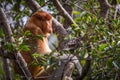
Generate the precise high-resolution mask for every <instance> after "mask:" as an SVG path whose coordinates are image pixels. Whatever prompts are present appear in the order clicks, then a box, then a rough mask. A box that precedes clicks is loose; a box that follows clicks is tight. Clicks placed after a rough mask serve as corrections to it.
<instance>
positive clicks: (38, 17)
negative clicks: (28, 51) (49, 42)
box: [25, 11, 52, 36]
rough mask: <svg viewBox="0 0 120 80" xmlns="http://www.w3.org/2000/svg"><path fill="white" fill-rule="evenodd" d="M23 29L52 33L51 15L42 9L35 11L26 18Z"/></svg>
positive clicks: (35, 32) (45, 34)
mask: <svg viewBox="0 0 120 80" xmlns="http://www.w3.org/2000/svg"><path fill="white" fill-rule="evenodd" d="M25 30H30V31H31V32H32V33H33V34H42V35H44V36H48V35H49V34H50V33H52V16H51V15H50V14H48V13H47V12H44V11H38V12H35V13H34V14H33V15H32V16H31V17H30V19H29V20H28V22H27V24H26V26H25Z"/></svg>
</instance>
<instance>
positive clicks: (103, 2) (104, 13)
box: [98, 0, 111, 20]
mask: <svg viewBox="0 0 120 80" xmlns="http://www.w3.org/2000/svg"><path fill="white" fill-rule="evenodd" d="M98 1H99V3H100V9H101V10H100V16H101V17H103V18H104V19H105V20H106V19H107V18H108V10H109V8H110V7H111V5H110V4H109V3H108V0H98Z"/></svg>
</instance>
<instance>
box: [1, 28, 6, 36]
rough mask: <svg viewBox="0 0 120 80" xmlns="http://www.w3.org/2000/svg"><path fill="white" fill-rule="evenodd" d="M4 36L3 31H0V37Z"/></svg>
mask: <svg viewBox="0 0 120 80" xmlns="http://www.w3.org/2000/svg"><path fill="white" fill-rule="evenodd" d="M4 36H5V34H4V33H3V30H2V29H0V37H4Z"/></svg>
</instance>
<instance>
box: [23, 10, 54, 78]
mask: <svg viewBox="0 0 120 80" xmlns="http://www.w3.org/2000/svg"><path fill="white" fill-rule="evenodd" d="M27 30H29V31H30V32H31V33H32V36H37V35H42V36H43V40H41V39H38V38H35V39H33V37H29V41H28V42H26V43H27V45H29V46H30V51H26V52H25V51H23V52H21V54H22V56H23V58H24V59H25V61H26V62H27V64H28V68H29V70H30V72H31V74H32V76H33V78H34V79H35V80H45V79H42V78H41V79H40V78H39V79H36V77H40V75H41V74H42V71H41V70H42V68H41V66H34V65H32V61H33V60H34V58H33V56H32V54H33V53H35V52H37V53H38V54H42V55H44V54H49V53H50V52H51V49H50V48H49V46H48V37H49V35H50V34H51V33H52V16H51V15H50V14H48V13H46V12H44V11H38V12H35V13H34V14H33V15H32V16H31V17H30V18H29V20H28V22H27V23H26V25H25V27H24V31H27Z"/></svg>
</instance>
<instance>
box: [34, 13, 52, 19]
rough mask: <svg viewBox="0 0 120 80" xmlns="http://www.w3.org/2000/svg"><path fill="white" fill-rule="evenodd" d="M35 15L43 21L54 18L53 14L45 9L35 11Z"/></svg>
mask: <svg viewBox="0 0 120 80" xmlns="http://www.w3.org/2000/svg"><path fill="white" fill-rule="evenodd" d="M33 16H34V17H36V18H38V19H40V20H43V21H44V20H50V19H52V16H51V15H50V14H49V13H47V12H44V11H38V12H35V13H34V14H33Z"/></svg>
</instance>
